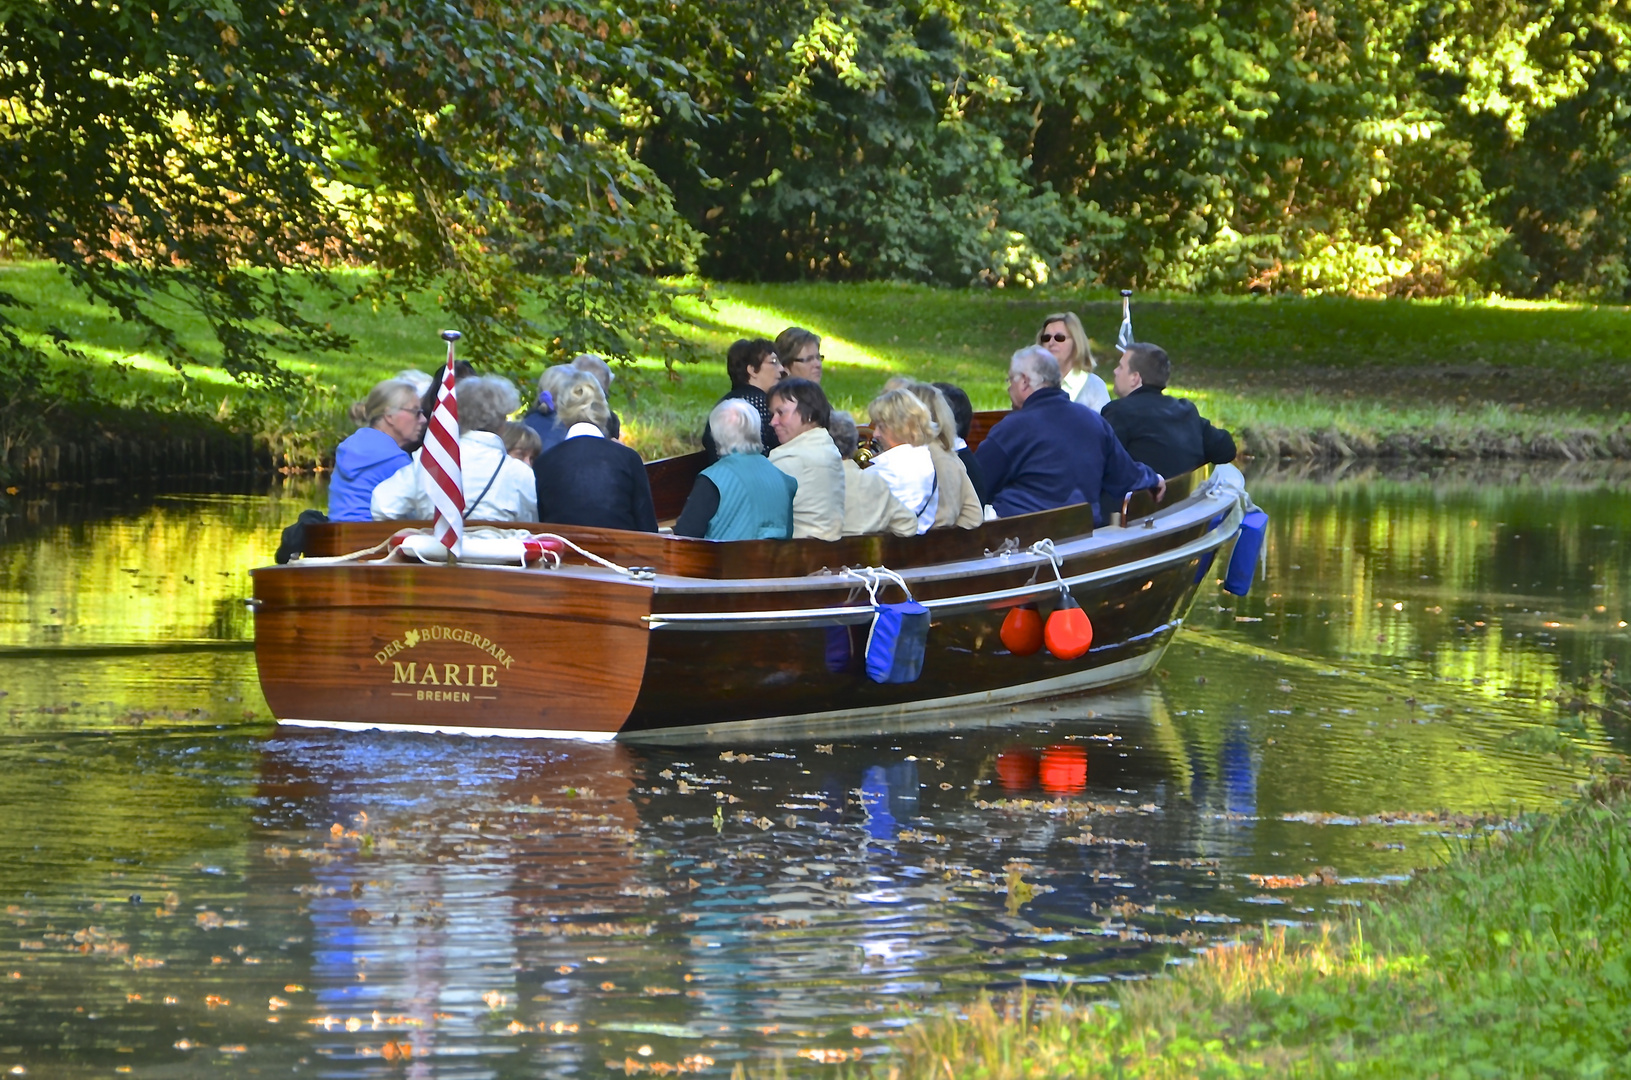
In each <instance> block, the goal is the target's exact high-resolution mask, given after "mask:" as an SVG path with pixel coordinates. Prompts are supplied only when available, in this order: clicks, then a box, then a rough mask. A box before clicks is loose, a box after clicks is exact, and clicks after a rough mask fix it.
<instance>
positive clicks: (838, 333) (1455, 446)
mask: <svg viewBox="0 0 1631 1080" xmlns="http://www.w3.org/2000/svg"><path fill="white" fill-rule="evenodd" d="M0 274H3V275H5V280H6V285H7V288H8V289H10V290H12V291H14V292H16V293H17V294H18V295H20V296H22V297H23V298H24V299H25V300H28V301H29V302H30V303H31V304H32V305H33V308H32V309H31V310H28V311H22V312H16V313H14V317H15V318H16V320H17V322H18V323H19V325H20V326H21V327H22V328H23V330H24V332H25V333H28V334H30V335H33V336H34V337H36V339H38V340H43V339H44V336H45V334H46V332H47V329H48V328H49V327H52V326H59V327H63V328H64V329H68V330H70V331H71V332H72V333H73V334H74V335H75V336H76V337H77V338H78V339H79V340H80V341H81V342H82V343H83V345H84V352H85V355H86V356H87V358H88V362H87V364H84V365H80V366H79V370H75V371H72V372H69V373H67V374H68V375H71V376H72V379H71V380H70V381H71V382H72V383H73V385H74V386H76V387H77V388H78V389H77V390H76V393H78V394H80V395H81V396H82V398H83V400H84V401H86V402H88V403H91V404H94V405H95V406H97V407H98V408H101V409H102V410H103V411H104V413H110V412H117V411H120V410H123V411H125V412H127V413H130V414H139V415H166V414H168V415H187V416H192V417H196V418H200V419H203V420H207V421H209V422H212V423H218V424H221V425H224V426H226V427H228V428H231V429H235V430H240V431H253V432H254V433H255V434H257V435H259V436H261V437H262V438H264V439H266V440H267V441H269V442H270V443H271V444H272V445H273V447H274V449H276V450H278V451H280V452H281V453H282V454H284V455H286V456H287V457H288V458H290V459H292V460H296V461H300V460H309V459H311V458H312V457H313V456H315V455H320V454H321V453H323V452H324V450H325V449H326V448H327V447H328V446H330V445H331V444H332V442H333V441H334V440H336V439H337V438H339V437H340V436H342V435H343V434H344V432H345V430H346V429H345V425H344V423H343V421H342V419H341V418H342V416H343V412H344V407H345V406H346V405H347V404H348V403H349V402H351V401H352V400H355V399H356V398H357V397H360V396H361V395H362V394H363V393H365V392H366V390H367V388H368V387H369V386H370V385H372V383H373V382H374V381H376V380H377V379H380V378H383V377H385V376H388V375H390V374H393V373H395V372H396V371H398V370H400V369H402V368H404V367H417V368H420V369H422V370H429V369H431V368H433V367H434V366H435V365H436V364H437V363H438V362H439V361H440V358H441V343H440V341H439V340H438V339H437V336H436V332H437V330H438V329H439V316H438V314H437V312H436V308H435V303H434V298H433V297H426V302H425V305H424V313H423V314H422V315H417V316H412V317H406V318H404V317H402V316H399V315H397V314H396V313H394V312H375V311H372V310H369V309H366V308H359V307H348V306H342V307H340V308H337V309H332V310H330V309H322V310H314V311H313V312H312V314H313V315H314V316H315V317H317V318H320V319H321V320H323V321H327V322H331V323H332V324H333V325H334V326H335V327H336V328H337V329H340V330H342V331H345V332H346V333H348V334H350V335H351V336H352V337H354V338H355V339H356V341H357V346H356V347H355V348H354V349H353V350H352V351H350V352H349V353H346V354H340V355H326V356H300V357H293V356H291V357H285V358H283V359H284V360H285V362H286V363H287V364H288V366H289V367H290V368H291V369H292V370H294V371H295V372H296V373H298V374H299V375H300V376H302V377H303V379H304V380H305V390H304V392H303V395H302V397H301V399H300V400H299V401H297V402H295V403H294V404H293V405H290V406H284V405H282V404H278V405H276V406H269V405H268V404H267V403H264V402H260V401H256V400H253V399H251V398H250V397H249V396H248V395H246V394H245V392H244V391H243V390H242V389H241V388H239V387H237V386H235V385H233V384H232V383H231V382H230V380H228V379H227V378H226V377H225V376H224V375H222V374H221V373H220V372H218V371H215V370H213V369H210V368H206V367H200V368H193V369H189V370H188V371H187V373H186V378H181V377H178V376H177V375H176V373H175V372H173V371H172V370H171V369H170V368H169V366H168V365H167V364H166V363H165V362H164V360H163V358H162V357H160V356H158V355H156V354H155V353H154V352H152V351H151V350H150V349H149V347H148V346H147V345H146V344H145V343H144V342H143V340H142V339H141V336H140V334H139V333H138V332H137V331H135V330H134V329H133V328H131V327H127V326H125V325H123V324H120V323H118V322H117V321H114V320H112V319H110V318H109V315H108V313H107V311H106V310H105V309H102V308H98V307H93V306H92V305H90V304H89V303H88V302H87V301H86V300H85V299H84V298H83V297H81V296H78V295H77V294H75V293H74V292H72V291H71V290H70V289H68V288H67V287H66V285H65V284H64V283H63V280H62V279H61V278H60V277H59V276H58V275H57V273H56V272H55V271H54V270H53V269H52V268H51V267H49V266H48V265H45V264H41V263H13V264H5V265H0ZM709 295H710V298H711V303H690V304H688V305H687V306H686V315H687V316H688V318H690V319H691V320H692V322H691V324H690V325H689V326H688V327H687V328H686V332H687V333H688V334H690V335H691V336H692V337H694V338H695V339H696V340H698V341H699V342H701V343H702V344H703V345H704V346H706V347H707V349H708V350H709V352H710V353H711V354H712V355H713V356H716V357H719V360H717V361H713V362H707V363H703V364H700V365H697V366H694V367H688V368H686V369H684V370H683V371H681V372H679V373H677V376H671V375H670V374H669V373H668V372H667V371H666V370H665V368H664V366H663V364H662V363H661V362H660V361H658V360H656V359H652V360H649V361H646V362H643V363H642V364H640V365H639V366H638V367H637V368H636V369H635V370H633V371H630V372H627V373H625V375H624V377H622V378H620V379H619V381H618V383H617V384H616V386H614V395H613V396H614V399H615V400H614V402H613V404H614V407H616V408H617V409H618V410H619V411H620V412H621V413H623V414H624V415H625V417H626V418H627V421H628V422H627V423H626V425H625V427H626V430H627V431H628V433H629V437H630V439H631V441H633V442H634V443H635V444H636V445H637V446H638V447H639V448H640V449H641V450H642V451H643V452H645V453H646V454H647V455H648V456H659V455H661V454H666V453H673V452H676V451H680V450H685V449H690V448H691V446H692V436H693V434H694V432H696V431H697V430H699V429H700V427H701V423H702V419H703V417H704V416H705V415H706V412H707V409H708V407H709V406H710V405H711V404H712V403H713V401H714V400H715V399H716V398H717V397H718V395H719V393H720V392H721V391H722V389H723V388H724V386H725V383H726V380H725V374H724V365H723V354H724V350H725V346H726V345H728V344H729V342H730V341H731V340H732V339H734V338H737V337H741V336H745V335H766V336H773V335H774V334H775V333H776V332H777V331H779V330H780V329H782V327H784V326H787V325H789V324H793V323H796V324H799V325H803V326H808V327H810V328H812V329H814V330H816V331H818V332H820V333H821V334H823V335H824V337H825V347H824V351H825V353H826V355H827V357H828V364H827V368H826V376H825V381H826V386H827V389H828V391H829V394H830V395H831V396H832V397H833V398H834V400H835V401H836V402H838V403H839V404H841V405H844V406H846V407H848V408H851V409H852V410H856V411H862V410H864V407H865V404H866V402H867V401H868V400H870V398H871V397H872V395H873V394H874V393H875V392H876V391H877V389H878V387H879V386H880V385H881V384H882V382H883V381H884V380H885V379H886V378H888V377H889V376H890V375H892V374H911V375H915V376H917V377H920V378H930V379H947V380H950V381H954V382H957V383H960V384H961V385H963V386H964V387H965V388H967V389H968V391H969V393H970V396H971V397H972V398H973V399H974V401H975V403H976V404H977V405H979V406H982V407H999V406H1004V405H1006V398H1005V396H1004V393H1003V379H1002V376H1003V372H1004V370H1005V364H1006V359H1007V356H1008V355H1009V354H1010V353H1011V352H1012V351H1013V350H1014V349H1015V348H1016V347H1018V346H1019V345H1022V344H1025V343H1027V342H1028V341H1030V340H1031V339H1032V336H1033V335H1034V333H1035V331H1036V329H1037V324H1038V322H1039V321H1040V319H1041V317H1042V316H1043V315H1045V314H1046V313H1048V312H1050V311H1053V310H1057V309H1061V308H1070V309H1073V310H1076V311H1078V312H1079V313H1081V315H1082V316H1083V319H1084V321H1085V322H1086V324H1087V326H1088V329H1089V332H1090V333H1091V334H1092V335H1093V337H1094V338H1095V340H1096V341H1097V342H1099V343H1100V345H1099V353H1100V356H1101V357H1102V358H1104V359H1105V360H1111V355H1110V350H1109V348H1108V347H1107V343H1108V342H1110V341H1112V340H1113V339H1114V337H1115V334H1116V331H1117V327H1118V324H1119V320H1120V305H1119V301H1118V300H1117V299H1116V298H1115V296H1114V295H1113V294H1110V293H1108V292H1105V293H1097V294H1088V295H1083V294H1070V295H1051V294H1049V293H1047V292H1026V293H1015V292H1006V291H1001V290H992V291H982V292H973V291H954V290H944V289H939V290H937V289H928V288H921V287H915V286H901V285H890V284H861V285H724V286H715V287H711V288H710V290H709ZM176 324H177V326H178V328H179V330H180V331H181V336H182V339H183V340H184V341H185V342H186V343H187V344H188V345H189V346H191V347H193V348H195V349H197V350H199V351H200V353H201V354H203V355H206V356H207V355H209V353H210V341H209V339H208V336H207V333H206V330H205V327H204V326H203V324H202V322H201V321H198V320H194V319H190V318H189V317H187V316H186V315H185V314H179V313H178V315H177V318H176ZM1134 327H1135V329H1136V330H1137V333H1138V337H1140V338H1141V339H1144V340H1150V341H1155V342H1158V343H1160V344H1162V345H1164V346H1165V347H1166V348H1167V349H1168V350H1169V352H1170V353H1171V354H1172V356H1173V359H1174V364H1175V370H1174V386H1175V389H1177V390H1179V391H1180V392H1182V393H1185V394H1187V395H1189V396H1192V397H1194V398H1195V399H1196V400H1197V401H1198V402H1199V403H1200V405H1201V407H1202V410H1203V411H1204V412H1205V413H1207V414H1208V415H1210V416H1211V417H1213V418H1214V419H1215V420H1217V421H1218V422H1220V423H1222V424H1224V425H1226V426H1228V427H1230V428H1231V429H1233V430H1235V431H1236V432H1237V434H1238V435H1239V436H1240V438H1239V441H1240V442H1241V443H1242V445H1243V448H1244V449H1245V450H1246V451H1247V452H1248V453H1252V454H1255V455H1259V456H1291V457H1349V456H1354V457H1374V456H1382V457H1409V456H1429V457H1564V458H1568V457H1572V458H1592V457H1631V437H1628V435H1631V428H1628V427H1627V424H1628V423H1631V365H1627V364H1626V363H1625V362H1624V361H1625V360H1626V359H1628V358H1631V312H1628V311H1626V310H1624V309H1618V308H1602V309H1598V308H1593V307H1587V306H1579V305H1563V304H1551V305H1512V304H1501V303H1485V304H1451V303H1425V302H1416V303H1406V302H1400V301H1372V300H1351V299H1341V298H1321V299H1302V300H1293V299H1250V298H1195V297H1158V296H1146V297H1139V298H1137V300H1136V304H1135V309H1134ZM470 359H472V360H474V361H475V362H476V363H478V364H480V363H481V362H482V358H481V357H479V356H471V357H470ZM1106 366H1108V365H1106ZM1104 373H1105V374H1108V372H1107V371H1105V372H1104ZM509 374H512V375H514V376H516V377H517V378H518V379H522V380H530V379H531V378H532V377H534V376H535V375H536V372H528V371H516V372H510V373H509ZM69 426H70V427H71V426H72V421H71V420H70V422H69Z"/></svg>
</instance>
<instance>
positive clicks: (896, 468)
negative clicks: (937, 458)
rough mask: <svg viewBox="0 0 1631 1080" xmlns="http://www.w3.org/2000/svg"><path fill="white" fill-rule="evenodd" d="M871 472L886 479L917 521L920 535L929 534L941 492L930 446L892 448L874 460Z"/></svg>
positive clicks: (869, 470) (869, 469)
mask: <svg viewBox="0 0 1631 1080" xmlns="http://www.w3.org/2000/svg"><path fill="white" fill-rule="evenodd" d="M867 471H868V472H876V473H877V474H878V475H879V476H881V477H883V481H884V483H886V484H888V485H889V490H890V491H891V492H893V493H894V496H895V498H897V499H899V500H900V502H901V505H902V506H904V507H906V509H907V510H908V511H909V512H911V514H912V515H913V516H914V517H916V518H917V531H918V534H919V535H922V534H923V533H926V532H928V531H929V528H930V526H932V525H933V524H934V515H935V512H936V511H937V510H939V509H940V489H939V485H937V484H936V483H935V478H934V458H933V457H932V456H930V454H929V448H928V447H927V446H907V445H905V444H902V445H900V446H892V447H890V448H889V449H888V450H885V451H884V452H883V453H881V454H879V455H878V456H877V457H875V458H873V459H872V465H871V466H870V467H869V468H868V469H867Z"/></svg>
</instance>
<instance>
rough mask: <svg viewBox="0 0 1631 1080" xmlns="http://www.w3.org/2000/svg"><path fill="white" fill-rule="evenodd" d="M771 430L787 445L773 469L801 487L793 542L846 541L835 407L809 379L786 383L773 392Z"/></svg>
mask: <svg viewBox="0 0 1631 1080" xmlns="http://www.w3.org/2000/svg"><path fill="white" fill-rule="evenodd" d="M770 411H771V416H770V424H771V426H772V427H774V428H775V429H776V435H777V437H778V438H779V439H781V445H780V446H777V447H776V449H774V450H772V451H771V452H770V463H771V464H772V465H774V466H775V467H776V468H778V469H780V470H781V471H782V472H784V473H786V474H787V475H788V476H791V477H792V478H793V479H794V480H797V481H798V492H797V494H795V495H794V496H793V536H794V538H795V539H797V538H799V537H805V536H811V537H815V538H816V539H818V540H837V539H838V538H839V537H840V536H842V535H844V459H843V458H842V457H840V456H839V453H838V447H837V446H836V445H834V443H833V438H832V435H831V434H829V433H828V431H827V425H828V424H829V423H831V422H832V406H831V405H829V404H827V395H826V394H824V393H822V392H821V387H819V386H817V385H816V384H815V383H813V382H811V381H810V380H809V379H783V380H782V381H781V382H779V383H777V384H776V388H775V389H774V390H772V391H771V392H770Z"/></svg>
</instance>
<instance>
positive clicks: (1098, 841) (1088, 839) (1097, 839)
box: [1065, 829, 1149, 848]
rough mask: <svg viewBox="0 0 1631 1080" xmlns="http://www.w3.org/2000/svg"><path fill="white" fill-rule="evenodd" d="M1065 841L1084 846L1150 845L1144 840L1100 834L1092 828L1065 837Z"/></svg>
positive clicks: (1138, 846) (1135, 846) (1139, 846)
mask: <svg viewBox="0 0 1631 1080" xmlns="http://www.w3.org/2000/svg"><path fill="white" fill-rule="evenodd" d="M1065 843H1067V844H1081V845H1082V846H1084V847H1127V848H1141V847H1149V845H1148V844H1146V843H1145V842H1144V841H1142V840H1124V839H1122V838H1121V837H1119V836H1099V835H1097V834H1096V833H1094V832H1093V831H1092V830H1091V829H1084V830H1082V834H1081V835H1080V836H1067V837H1065Z"/></svg>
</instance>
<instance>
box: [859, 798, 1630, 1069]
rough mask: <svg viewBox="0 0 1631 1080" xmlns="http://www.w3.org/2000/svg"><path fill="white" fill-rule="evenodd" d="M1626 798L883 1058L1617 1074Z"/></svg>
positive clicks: (1478, 845) (1001, 1011)
mask: <svg viewBox="0 0 1631 1080" xmlns="http://www.w3.org/2000/svg"><path fill="white" fill-rule="evenodd" d="M1628 808H1631V805H1628V800H1627V797H1626V787H1625V786H1624V784H1623V783H1612V784H1609V785H1603V786H1599V787H1598V788H1597V789H1595V790H1594V791H1593V793H1592V794H1590V795H1589V796H1587V797H1586V798H1584V799H1582V800H1581V801H1579V802H1577V803H1576V804H1574V805H1573V806H1571V807H1570V808H1568V809H1566V810H1565V811H1562V812H1560V813H1558V814H1555V815H1551V816H1548V817H1534V818H1530V819H1528V820H1526V821H1525V822H1524V823H1523V824H1522V826H1521V828H1519V829H1518V830H1517V831H1516V832H1513V833H1510V834H1509V833H1505V832H1499V831H1497V832H1494V833H1491V834H1488V835H1486V836H1485V837H1483V838H1481V839H1479V840H1477V841H1462V842H1459V846H1458V847H1457V848H1456V850H1455V851H1454V854H1453V857H1452V858H1451V859H1450V860H1449V862H1448V864H1447V865H1446V866H1445V867H1444V868H1442V869H1440V870H1437V871H1434V872H1431V873H1429V874H1427V875H1426V876H1425V877H1424V878H1423V879H1421V880H1418V881H1417V882H1416V883H1414V884H1413V885H1412V886H1411V888H1410V889H1409V890H1408V891H1407V892H1406V893H1405V894H1404V895H1403V896H1402V897H1400V898H1397V899H1394V900H1387V901H1379V902H1375V903H1373V904H1372V905H1370V907H1369V909H1368V910H1367V911H1366V912H1365V913H1364V914H1363V915H1361V916H1359V917H1356V918H1355V919H1354V920H1353V921H1352V922H1351V923H1349V924H1347V925H1345V926H1341V927H1338V928H1336V929H1334V930H1333V929H1332V928H1330V927H1322V928H1320V929H1319V930H1318V931H1314V932H1304V933H1302V934H1293V935H1287V934H1286V933H1285V931H1284V929H1283V928H1274V929H1268V930H1266V932H1265V933H1263V934H1262V935H1260V936H1259V937H1258V938H1257V939H1256V940H1255V941H1251V942H1247V943H1241V944H1232V945H1224V946H1219V947H1214V948H1211V949H1208V950H1206V951H1205V952H1204V953H1203V954H1202V955H1200V956H1199V957H1197V958H1195V959H1194V960H1193V961H1192V962H1190V963H1187V964H1185V965H1183V966H1182V967H1181V968H1180V969H1178V970H1176V972H1175V973H1174V974H1172V975H1171V976H1170V977H1167V978H1163V979H1157V980H1151V981H1147V982H1143V983H1139V984H1135V985H1132V986H1129V987H1124V988H1122V989H1121V990H1120V991H1119V992H1117V993H1116V994H1115V995H1114V996H1113V997H1112V998H1110V999H1108V1000H1106V1001H1103V1002H1083V1001H1079V1000H1075V999H1073V998H1072V997H1069V996H1067V997H1066V998H1064V999H1062V1000H1061V1001H1059V1002H1057V1003H1052V1004H1051V1007H1045V1008H1037V1007H1035V1006H1036V1004H1037V1003H1036V1002H1035V1001H1034V1000H1031V999H1020V1000H1008V1001H1005V1002H993V1001H990V1000H986V1001H981V1002H978V1003H976V1004H975V1005H974V1006H972V1007H970V1008H968V1009H966V1010H964V1011H963V1012H962V1013H960V1014H958V1015H955V1016H947V1017H944V1018H941V1019H937V1020H933V1021H930V1022H927V1023H924V1024H922V1025H919V1026H917V1027H915V1028H913V1029H911V1030H910V1031H909V1032H908V1034H907V1035H906V1036H905V1037H904V1038H903V1040H902V1044H901V1050H902V1059H901V1061H900V1062H899V1063H898V1064H896V1065H895V1066H894V1067H895V1068H897V1069H898V1070H899V1075H900V1076H902V1077H907V1078H915V1077H924V1078H928V1077H936V1078H951V1080H960V1078H965V1077H966V1078H970V1080H975V1078H997V1077H1005V1078H1006V1077H1038V1078H1040V1077H1056V1076H1079V1077H1092V1076H1106V1077H1108V1076H1117V1077H1152V1078H1157V1077H1159V1078H1167V1077H1171V1078H1178V1077H1196V1076H1218V1077H1224V1076H1228V1077H1234V1076H1398V1077H1416V1076H1444V1077H1449V1076H1469V1077H1471V1076H1503V1077H1506V1076H1510V1077H1526V1076H1561V1075H1568V1076H1604V1075H1623V1072H1624V1069H1625V1067H1626V1065H1627V1060H1628V1059H1627V1055H1628V1052H1631V1029H1628V1028H1627V1026H1626V1024H1625V1017H1626V1016H1628V1015H1631V828H1628V826H1631V814H1628ZM1043 1004H1045V1005H1048V1004H1050V1003H1046V1002H1044V1003H1043ZM880 1075H881V1074H880Z"/></svg>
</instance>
